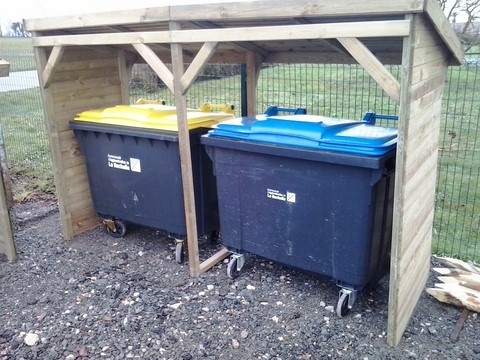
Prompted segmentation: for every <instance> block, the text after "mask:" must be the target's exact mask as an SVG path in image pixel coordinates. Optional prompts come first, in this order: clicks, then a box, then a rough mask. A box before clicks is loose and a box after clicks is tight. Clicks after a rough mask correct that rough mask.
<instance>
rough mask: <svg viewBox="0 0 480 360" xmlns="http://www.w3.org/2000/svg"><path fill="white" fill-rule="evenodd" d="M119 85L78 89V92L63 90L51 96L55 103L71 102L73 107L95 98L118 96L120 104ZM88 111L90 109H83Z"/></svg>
mask: <svg viewBox="0 0 480 360" xmlns="http://www.w3.org/2000/svg"><path fill="white" fill-rule="evenodd" d="M120 88H121V87H120V84H118V85H117V86H98V87H96V88H92V89H80V90H73V91H72V90H65V91H63V92H55V94H54V95H53V97H54V99H55V102H56V103H63V102H71V103H72V105H74V104H75V103H76V102H85V101H88V100H89V99H92V98H95V97H105V96H112V95H114V96H118V98H119V102H118V104H120V103H121V102H120V99H121V98H122V93H121V89H120ZM85 110H90V109H85Z"/></svg>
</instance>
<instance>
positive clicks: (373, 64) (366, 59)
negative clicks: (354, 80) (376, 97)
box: [337, 38, 400, 104]
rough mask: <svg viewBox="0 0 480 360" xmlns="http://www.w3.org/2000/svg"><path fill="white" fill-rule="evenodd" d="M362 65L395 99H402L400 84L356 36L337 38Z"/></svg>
mask: <svg viewBox="0 0 480 360" xmlns="http://www.w3.org/2000/svg"><path fill="white" fill-rule="evenodd" d="M337 40H338V41H339V42H340V44H342V45H343V46H344V47H345V49H347V51H348V52H349V53H350V54H351V55H352V56H353V57H354V58H355V60H357V61H358V63H359V64H360V65H362V66H363V68H364V69H365V70H366V71H367V72H368V73H369V74H370V76H371V77H373V78H374V79H375V81H376V82H377V84H378V85H380V87H381V88H382V89H383V90H384V91H385V92H386V93H387V94H388V95H389V96H390V97H391V98H392V100H393V101H395V102H396V103H397V104H398V103H399V101H400V84H399V83H398V81H397V79H396V78H395V77H394V76H393V75H392V74H391V73H390V72H389V71H388V70H387V69H386V68H385V67H384V66H383V64H382V63H381V62H380V61H379V60H378V59H377V58H376V57H375V55H373V54H372V53H371V52H370V50H368V49H367V47H366V46H365V45H363V44H362V43H361V42H360V41H358V40H357V39H355V38H339V39H337Z"/></svg>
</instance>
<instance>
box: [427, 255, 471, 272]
mask: <svg viewBox="0 0 480 360" xmlns="http://www.w3.org/2000/svg"><path fill="white" fill-rule="evenodd" d="M433 258H434V259H435V260H437V261H438V262H439V263H441V264H443V265H446V266H450V267H452V268H455V269H461V270H465V271H468V272H473V273H476V274H480V267H478V266H475V265H473V264H469V263H466V262H465V261H462V260H459V259H454V258H451V257H442V256H433Z"/></svg>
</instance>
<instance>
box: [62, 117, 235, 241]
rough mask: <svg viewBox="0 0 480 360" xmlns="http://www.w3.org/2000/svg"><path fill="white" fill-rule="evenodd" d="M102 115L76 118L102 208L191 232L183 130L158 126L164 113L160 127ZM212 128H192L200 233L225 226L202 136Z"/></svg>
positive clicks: (176, 232) (172, 231)
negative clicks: (221, 222)
mask: <svg viewBox="0 0 480 360" xmlns="http://www.w3.org/2000/svg"><path fill="white" fill-rule="evenodd" d="M230 116H231V115H230ZM230 116H228V117H230ZM79 118H81V117H79ZM90 119H91V118H90ZM97 120H98V119H95V118H94V119H93V120H92V121H85V119H82V120H74V121H71V122H70V126H71V128H72V129H73V131H74V133H75V136H76V138H77V140H78V142H79V144H80V148H81V152H82V154H83V155H84V157H85V163H86V167H87V174H88V181H89V185H90V191H91V195H92V201H93V204H94V207H95V210H96V212H97V213H98V214H99V215H100V216H101V217H104V218H107V219H121V220H123V221H127V222H130V223H133V224H138V225H143V226H148V227H152V228H156V229H158V230H162V231H165V232H166V233H168V234H169V235H171V236H174V237H177V238H180V239H182V238H185V237H186V224H185V213H184V201H183V199H184V198H183V187H182V174H181V165H180V151H179V144H178V133H177V131H165V130H161V129H158V128H161V124H162V119H159V124H160V125H158V126H157V128H154V126H150V128H143V127H136V126H124V125H123V124H122V125H120V126H119V125H115V122H113V121H109V120H108V121H105V122H103V123H102V122H100V121H98V122H97ZM110 120H111V118H110ZM207 130H208V129H207V128H203V127H194V128H193V129H191V130H190V147H191V159H192V172H193V181H194V190H195V206H196V215H197V228H198V233H199V234H207V233H210V232H211V231H213V230H218V228H219V223H218V205H217V191H216V183H215V178H214V176H213V170H212V162H211V160H210V158H209V157H208V155H207V154H206V152H205V149H204V147H203V146H202V145H201V143H200V136H201V135H202V134H204V133H206V132H207Z"/></svg>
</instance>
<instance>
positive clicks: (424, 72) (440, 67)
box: [412, 58, 447, 84]
mask: <svg viewBox="0 0 480 360" xmlns="http://www.w3.org/2000/svg"><path fill="white" fill-rule="evenodd" d="M425 65H427V66H425ZM446 69H447V63H446V62H445V58H442V59H440V60H434V61H432V62H428V63H424V64H422V65H419V66H415V67H413V69H412V70H413V73H412V84H417V83H419V82H421V81H424V80H426V79H428V78H429V77H431V76H434V75H437V74H442V73H445V72H446V71H447V70H446Z"/></svg>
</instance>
